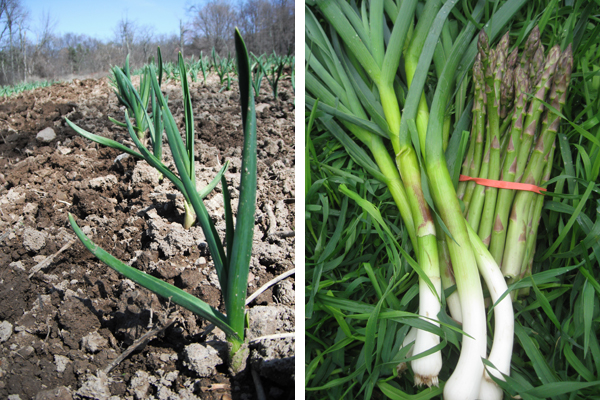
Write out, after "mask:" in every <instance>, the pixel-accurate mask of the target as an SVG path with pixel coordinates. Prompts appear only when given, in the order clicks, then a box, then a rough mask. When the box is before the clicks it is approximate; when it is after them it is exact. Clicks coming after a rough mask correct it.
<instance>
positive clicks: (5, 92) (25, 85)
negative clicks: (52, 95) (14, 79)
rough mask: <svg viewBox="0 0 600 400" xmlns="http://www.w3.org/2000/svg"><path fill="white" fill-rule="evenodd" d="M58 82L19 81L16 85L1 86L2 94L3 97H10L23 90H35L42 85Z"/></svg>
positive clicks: (0, 92) (0, 94) (0, 93)
mask: <svg viewBox="0 0 600 400" xmlns="http://www.w3.org/2000/svg"><path fill="white" fill-rule="evenodd" d="M55 83H56V81H47V80H43V81H36V82H22V83H17V84H16V85H7V86H2V87H0V96H2V97H10V96H14V95H15V94H19V93H21V92H26V91H28V90H33V89H37V88H41V87H47V86H52V85H54V84H55Z"/></svg>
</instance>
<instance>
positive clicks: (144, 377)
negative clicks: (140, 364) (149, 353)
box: [129, 371, 156, 400]
mask: <svg viewBox="0 0 600 400" xmlns="http://www.w3.org/2000/svg"><path fill="white" fill-rule="evenodd" d="M151 380H152V382H155V381H156V378H155V377H153V376H150V375H149V374H148V373H147V372H146V371H136V373H135V376H134V377H133V378H131V381H130V382H129V390H130V391H132V392H133V394H134V396H135V398H136V399H137V400H142V399H147V398H148V389H150V381H151Z"/></svg>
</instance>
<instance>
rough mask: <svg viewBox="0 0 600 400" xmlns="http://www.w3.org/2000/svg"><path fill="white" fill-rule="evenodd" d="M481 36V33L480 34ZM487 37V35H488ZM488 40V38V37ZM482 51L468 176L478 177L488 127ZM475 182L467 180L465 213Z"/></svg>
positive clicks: (477, 64)
mask: <svg viewBox="0 0 600 400" xmlns="http://www.w3.org/2000/svg"><path fill="white" fill-rule="evenodd" d="M480 37H481V35H480ZM486 38H487V37H486ZM486 40H487V39H486ZM481 57H482V53H481V52H479V53H478V55H477V58H476V59H475V63H474V64H473V83H474V86H475V101H474V102H473V126H474V127H475V132H476V133H475V136H472V137H471V141H475V153H474V155H473V161H474V162H473V163H471V167H470V169H469V173H468V176H470V177H473V178H476V177H481V176H480V173H481V172H480V169H481V164H482V156H483V152H484V148H483V146H484V143H483V136H484V134H485V131H486V129H485V127H486V110H487V106H486V95H485V81H484V76H483V63H482V61H481ZM476 186H478V185H477V184H476V183H475V182H472V181H471V182H467V188H466V190H465V195H464V197H463V201H464V203H465V211H464V213H465V215H467V214H466V213H467V211H468V209H469V204H470V202H471V198H472V197H473V192H474V191H475V188H476Z"/></svg>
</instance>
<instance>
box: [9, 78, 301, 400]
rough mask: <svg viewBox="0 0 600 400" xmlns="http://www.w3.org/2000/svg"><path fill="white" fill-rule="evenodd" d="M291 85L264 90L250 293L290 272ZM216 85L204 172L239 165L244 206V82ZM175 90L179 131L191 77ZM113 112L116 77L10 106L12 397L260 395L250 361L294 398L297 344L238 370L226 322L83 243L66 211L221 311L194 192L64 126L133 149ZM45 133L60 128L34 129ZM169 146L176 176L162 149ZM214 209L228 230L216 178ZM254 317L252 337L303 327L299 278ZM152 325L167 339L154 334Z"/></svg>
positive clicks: (200, 91) (259, 355)
mask: <svg viewBox="0 0 600 400" xmlns="http://www.w3.org/2000/svg"><path fill="white" fill-rule="evenodd" d="M281 85H283V88H281V89H280V96H281V98H280V99H279V100H277V101H275V100H273V98H272V95H270V91H269V90H268V87H266V86H263V90H262V92H261V96H260V97H259V98H258V99H256V103H257V120H258V201H257V213H256V219H255V230H254V249H253V257H252V262H251V270H250V278H249V285H248V294H249V295H250V294H252V293H253V292H254V291H256V290H257V289H258V288H259V287H261V286H262V285H263V284H265V283H266V282H268V281H269V280H271V279H273V278H274V277H276V276H279V275H281V274H282V273H284V272H286V271H289V270H290V269H292V268H294V265H293V260H294V251H295V250H294V232H293V229H294V218H295V217H294V215H295V214H294V154H295V148H294V95H293V91H292V88H291V84H290V81H289V78H288V79H287V80H284V81H283V82H282V83H281ZM220 89H221V85H219V82H218V80H215V77H211V79H209V81H208V82H207V83H206V84H205V85H204V84H202V83H192V84H191V87H190V91H191V93H192V96H193V107H194V117H195V126H196V134H197V137H196V144H195V145H196V153H197V154H196V156H197V158H196V160H197V164H196V176H197V181H198V187H203V186H204V185H206V184H207V183H208V182H210V181H211V180H212V178H213V177H214V176H215V174H216V173H217V171H218V170H219V168H220V167H221V165H222V164H223V163H224V162H225V161H226V160H229V161H230V167H229V170H228V172H227V173H226V178H227V180H228V182H229V184H230V185H231V186H230V187H231V192H232V193H231V195H232V203H233V207H234V213H235V211H236V206H237V195H238V192H237V187H238V185H239V172H240V171H239V170H240V168H241V158H240V156H241V146H242V141H243V134H242V127H241V116H240V111H239V94H238V90H237V86H236V85H235V84H234V85H233V87H232V91H221V92H219V90H220ZM163 90H164V91H165V92H166V94H167V95H168V96H169V106H170V108H171V110H172V112H173V114H174V116H175V118H176V120H177V121H178V124H179V126H180V129H181V130H183V107H182V105H181V98H182V95H181V89H180V85H179V83H178V82H167V83H166V85H165V84H164V83H163ZM108 116H111V117H113V118H115V119H117V120H120V121H122V120H123V111H122V110H121V109H120V108H119V104H118V102H117V99H116V96H115V95H114V94H113V92H112V88H111V86H110V84H109V80H108V79H107V78H103V79H99V80H92V79H88V80H83V81H78V80H75V81H73V82H69V83H61V84H57V85H54V86H51V87H48V88H42V89H37V90H34V91H31V92H27V93H23V94H21V95H19V96H16V97H12V98H8V99H4V100H3V101H1V102H0V135H1V137H0V398H2V399H5V398H9V396H11V395H13V396H14V397H11V399H17V398H20V399H23V400H24V399H34V398H35V399H51V398H52V399H54V398H60V399H87V398H97V399H109V398H110V399H151V398H156V399H179V398H181V399H194V398H201V399H229V398H233V399H254V398H257V397H256V386H255V380H253V379H252V374H251V370H252V369H254V371H255V372H256V374H255V375H256V376H257V377H259V380H260V382H261V383H262V386H263V389H264V391H265V393H266V396H267V398H279V399H287V398H293V396H294V392H293V382H294V375H293V371H294V341H293V339H290V338H287V339H268V340H267V339H263V340H257V341H252V342H251V345H250V347H251V355H250V358H249V360H248V365H247V368H246V370H245V371H244V372H242V373H241V374H239V375H237V376H235V377H232V376H231V375H230V374H229V373H228V371H227V367H226V365H225V363H224V362H223V361H222V359H223V358H224V357H225V354H224V351H223V346H222V344H223V342H222V340H223V339H224V335H223V334H222V333H221V332H220V331H218V330H217V329H215V330H212V331H210V330H209V331H207V327H208V325H209V324H208V322H207V321H205V320H202V319H200V318H197V317H196V316H195V315H194V314H192V313H190V312H188V311H187V310H185V309H183V308H181V307H178V306H174V305H172V304H169V302H168V301H166V300H164V299H161V298H158V297H157V296H156V295H154V294H152V293H151V292H149V291H148V290H146V289H144V288H141V287H139V286H137V285H135V284H134V283H133V282H131V281H129V280H126V279H123V278H122V277H121V276H120V275H118V274H117V273H116V272H114V271H113V270H112V269H110V268H109V267H107V266H106V265H104V264H102V263H101V262H99V261H98V260H97V259H96V258H95V257H93V256H92V255H91V254H90V253H89V252H88V251H87V250H86V249H85V248H84V247H83V245H82V244H81V243H79V241H78V240H76V239H75V236H74V234H73V232H72V231H71V228H70V225H69V224H68V221H67V212H71V213H72V214H73V215H74V216H75V218H76V220H77V222H78V224H79V225H80V226H81V227H82V228H83V229H84V231H85V232H86V233H87V234H88V236H89V237H90V238H91V239H92V240H93V241H94V242H95V243H96V244H98V245H99V246H101V247H102V248H104V249H105V250H107V251H109V252H110V253H111V254H113V255H114V256H115V257H117V258H119V259H121V260H122V261H124V262H126V263H128V264H130V265H132V266H134V267H137V268H139V269H140V270H142V271H145V272H147V273H149V274H152V275H154V276H157V277H160V278H162V279H164V280H166V281H168V282H170V283H172V284H175V285H177V286H178V287H181V288H183V289H184V290H186V291H188V292H190V293H192V294H194V295H195V296H198V297H199V298H201V299H202V300H204V301H206V302H208V303H209V304H211V305H212V306H214V307H217V308H219V309H220V310H221V311H224V309H223V304H222V299H221V295H220V289H219V283H218V280H217V276H216V272H215V271H214V268H213V266H212V261H211V258H210V254H209V252H208V249H207V246H206V243H205V241H204V235H203V233H202V230H201V229H200V228H199V227H192V229H190V230H189V231H186V230H184V229H183V227H182V225H181V223H182V222H183V197H182V195H181V194H180V193H178V192H177V191H176V189H175V187H174V186H173V185H172V184H171V183H170V182H169V181H167V180H164V181H159V177H158V173H157V172H156V171H154V170H153V169H152V168H151V167H149V166H148V165H147V164H146V163H145V161H138V160H135V159H134V158H132V157H128V156H123V155H121V154H120V153H119V152H118V151H116V150H113V149H108V148H104V147H102V146H98V145H96V144H95V143H92V142H90V141H88V140H86V139H83V138H81V137H79V136H77V135H76V134H75V132H74V131H73V130H71V129H70V128H69V127H68V126H66V124H65V122H64V117H68V118H69V119H70V120H71V121H73V122H75V123H76V124H77V125H79V126H80V127H82V128H83V129H86V130H88V131H90V132H92V133H96V134H100V135H103V136H106V137H109V138H112V139H115V140H118V141H120V142H123V143H127V144H131V145H132V146H133V143H132V142H131V141H130V139H129V136H128V134H127V133H126V132H125V130H124V129H122V128H119V127H116V126H115V125H114V124H112V123H111V122H110V121H109V120H108ZM45 128H52V130H53V131H54V133H55V137H54V138H52V135H50V137H46V138H43V137H42V136H44V135H38V133H39V132H40V131H42V130H44V129H45ZM45 132H46V133H48V130H46V131H45ZM164 151H165V153H166V164H167V165H170V166H171V168H172V169H173V170H175V167H174V165H172V162H170V153H169V150H168V146H166V144H165V149H164ZM205 204H206V206H207V209H208V211H209V213H210V214H211V217H212V218H213V219H214V221H215V224H216V226H217V230H218V231H219V232H220V233H221V235H224V228H225V223H224V219H223V202H222V194H221V187H220V186H218V187H217V188H216V189H215V191H214V192H213V193H211V194H210V195H209V196H208V197H207V198H206V199H205ZM249 316H250V317H249V318H250V329H249V333H248V335H249V337H250V338H258V337H262V336H266V335H278V334H284V333H289V332H293V331H294V325H295V323H294V322H295V321H294V318H295V317H294V279H293V275H292V276H291V277H289V278H286V279H284V280H282V281H280V282H278V283H277V284H275V285H274V286H272V287H270V288H269V289H267V290H266V291H264V292H263V293H262V294H260V295H259V296H258V297H257V298H256V299H255V300H253V301H252V302H251V303H250V305H249ZM171 321H174V322H172V323H171ZM165 324H166V325H167V327H166V329H162V330H161V329H160V328H163V327H164V326H165ZM152 331H158V332H157V334H155V335H151V336H150V337H149V338H148V340H144V335H145V334H147V333H148V332H152ZM146 342H147V343H146ZM132 349H134V351H132V352H131V353H130V354H128V355H127V357H125V358H124V359H123V360H121V361H120V360H119V359H118V357H119V356H120V355H122V354H127V353H126V352H127V351H128V350H132ZM111 367H112V368H111ZM17 395H18V397H16V396H17Z"/></svg>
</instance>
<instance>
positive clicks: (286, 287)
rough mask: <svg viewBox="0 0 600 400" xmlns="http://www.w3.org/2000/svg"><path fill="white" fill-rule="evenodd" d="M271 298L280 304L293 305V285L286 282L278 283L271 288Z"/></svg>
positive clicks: (294, 296) (294, 295) (294, 297)
mask: <svg viewBox="0 0 600 400" xmlns="http://www.w3.org/2000/svg"><path fill="white" fill-rule="evenodd" d="M273 297H274V298H275V300H277V301H278V302H279V303H281V304H285V305H293V304H294V303H295V301H296V291H295V290H294V284H293V283H292V282H290V281H287V280H284V281H281V282H278V283H277V284H276V285H275V287H274V288H273Z"/></svg>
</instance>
